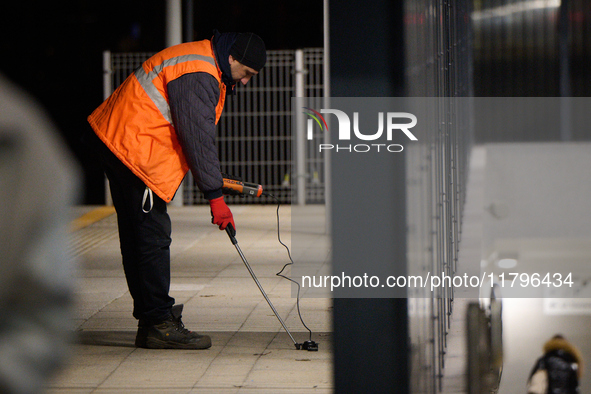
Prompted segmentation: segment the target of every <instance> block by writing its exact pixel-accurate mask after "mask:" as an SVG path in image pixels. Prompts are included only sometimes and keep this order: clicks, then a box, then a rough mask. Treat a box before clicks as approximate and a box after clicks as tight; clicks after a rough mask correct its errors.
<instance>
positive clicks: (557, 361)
mask: <svg viewBox="0 0 591 394" xmlns="http://www.w3.org/2000/svg"><path fill="white" fill-rule="evenodd" d="M544 351H545V353H544V355H543V356H542V357H540V358H539V359H538V360H537V361H536V363H535V365H534V367H533V369H532V371H531V373H530V375H529V379H530V380H531V377H532V376H533V375H534V374H535V373H536V372H537V371H539V370H546V372H547V376H548V389H547V393H548V394H576V393H578V392H579V391H578V387H579V374H580V367H581V366H582V365H581V364H582V359H581V356H580V354H579V352H578V350H576V348H574V347H573V346H572V345H571V344H570V343H569V342H568V341H566V340H565V339H557V338H553V339H551V340H550V341H548V342H546V344H545V345H544Z"/></svg>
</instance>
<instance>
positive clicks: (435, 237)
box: [405, 0, 473, 393]
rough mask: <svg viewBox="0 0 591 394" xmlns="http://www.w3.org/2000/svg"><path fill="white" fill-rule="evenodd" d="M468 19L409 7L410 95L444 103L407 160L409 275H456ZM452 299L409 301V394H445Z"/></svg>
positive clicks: (464, 162)
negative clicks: (418, 393)
mask: <svg viewBox="0 0 591 394" xmlns="http://www.w3.org/2000/svg"><path fill="white" fill-rule="evenodd" d="M426 9H430V10H432V11H431V12H429V13H426V12H424V10H426ZM470 11H471V5H470V2H468V1H465V0H457V1H448V2H436V1H432V0H421V1H417V2H412V3H411V2H407V8H406V9H405V18H406V22H407V24H406V29H405V34H406V38H405V42H406V46H407V51H406V53H405V55H406V57H407V75H406V78H407V81H408V85H407V89H408V95H409V96H411V97H437V98H440V99H437V100H435V101H434V103H435V105H433V106H426V108H425V110H426V109H428V110H429V113H426V114H424V116H421V117H420V119H421V120H422V121H423V124H428V125H429V127H428V128H429V129H430V130H431V133H430V134H429V138H428V139H427V140H424V141H421V143H420V144H417V145H416V146H415V147H414V149H409V151H408V155H407V181H408V182H407V213H408V215H407V220H408V228H409V232H408V241H407V245H408V264H407V266H408V270H409V274H410V275H423V276H424V275H426V273H427V272H435V273H439V274H444V275H448V276H450V277H453V276H454V275H455V274H456V273H457V261H458V252H459V242H460V238H461V224H462V211H463V206H464V201H465V195H466V182H467V170H468V158H469V156H470V147H471V144H472V133H473V125H472V122H473V121H472V112H473V109H472V108H471V101H470V99H468V98H467V97H470V96H472V95H473V88H472V85H473V84H472V66H471V64H472V60H471V45H472V42H471V38H472V36H471V26H470V23H469V21H470ZM455 295H456V294H455V289H454V287H453V286H452V285H451V284H449V285H447V284H446V285H445V286H442V287H438V288H436V289H434V290H430V289H423V290H417V294H413V298H411V299H409V318H410V326H411V349H412V354H411V368H412V373H411V375H412V377H411V388H412V392H421V393H436V392H440V391H441V390H442V378H443V374H444V371H445V361H446V360H445V354H446V352H447V349H448V343H447V335H448V333H449V330H450V324H451V320H450V318H451V314H452V309H453V300H454V296H455Z"/></svg>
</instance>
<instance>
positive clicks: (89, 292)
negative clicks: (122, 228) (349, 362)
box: [48, 205, 333, 394]
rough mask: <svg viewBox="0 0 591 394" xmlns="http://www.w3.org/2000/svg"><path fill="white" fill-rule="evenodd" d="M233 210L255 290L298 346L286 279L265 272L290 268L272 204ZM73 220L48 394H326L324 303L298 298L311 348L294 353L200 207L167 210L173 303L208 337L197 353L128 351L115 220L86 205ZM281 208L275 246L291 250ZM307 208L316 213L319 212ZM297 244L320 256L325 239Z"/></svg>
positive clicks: (127, 305) (129, 323)
mask: <svg viewBox="0 0 591 394" xmlns="http://www.w3.org/2000/svg"><path fill="white" fill-rule="evenodd" d="M232 211H233V213H234V218H235V222H236V227H237V231H238V233H237V239H238V244H239V246H240V248H241V249H242V251H243V252H244V255H245V256H246V258H247V259H248V262H249V263H250V265H251V266H252V268H253V270H254V271H255V273H256V275H257V277H258V278H259V280H260V282H261V284H262V286H263V288H264V289H265V291H266V292H267V293H268V296H269V297H270V299H271V300H272V302H273V304H274V305H275V307H276V309H277V311H278V312H279V314H280V315H281V316H282V317H283V318H284V320H285V322H286V324H287V326H288V327H289V328H290V330H291V331H292V333H293V335H294V337H295V338H296V340H297V341H298V342H303V341H305V340H307V339H308V337H309V333H308V331H307V330H306V329H305V328H304V327H303V326H302V324H301V323H300V321H299V318H298V314H297V308H296V299H295V298H294V297H292V289H291V284H290V282H289V281H287V280H285V279H282V278H280V277H278V276H276V275H275V274H276V273H277V272H278V271H279V270H280V269H281V268H282V267H283V265H284V264H285V263H287V262H289V259H288V256H287V252H286V250H285V248H284V247H283V246H282V245H280V244H279V242H278V241H277V227H276V226H277V218H276V206H259V205H235V206H232ZM75 213H76V216H77V217H78V220H77V221H75V222H74V225H73V228H72V240H71V251H72V254H73V255H74V256H76V259H77V264H78V270H77V272H76V278H77V303H76V309H75V319H74V320H73V322H72V323H73V328H74V330H75V331H76V333H77V342H76V344H75V346H74V349H73V355H72V357H71V358H70V360H69V363H68V366H67V368H65V369H64V370H63V371H62V372H61V373H60V374H59V375H58V376H57V377H56V378H55V379H54V380H52V381H51V382H50V384H49V385H48V391H49V392H50V393H72V394H73V393H216V394H236V393H262V394H265V393H278V394H282V393H285V394H287V393H294V394H295V393H298V394H300V393H301V394H304V393H331V392H332V388H333V383H332V346H331V340H332V336H331V305H332V303H331V300H330V299H329V298H328V297H319V296H318V295H315V296H314V297H312V298H310V297H304V298H302V299H301V302H300V306H301V313H302V317H303V319H304V321H305V323H306V325H307V326H308V327H309V328H310V329H311V330H312V332H313V335H312V339H313V340H314V341H316V342H318V343H319V351H318V352H309V351H304V350H299V351H298V350H296V349H295V347H294V345H293V342H292V341H291V339H290V338H289V337H288V335H287V334H286V333H285V331H284V330H283V328H282V327H281V325H280V323H279V321H278V320H277V319H276V317H275V315H274V314H273V312H272V310H271V309H270V308H269V306H268V304H267V303H266V301H265V299H264V298H263V296H262V295H261V293H260V292H259V289H258V288H257V286H256V284H255V282H254V281H253V280H252V278H251V277H250V275H249V273H248V271H247V269H246V267H245V266H244V264H243V262H242V260H241V259H240V256H239V255H238V253H237V251H236V249H235V248H234V246H233V245H232V243H231V242H230V240H229V239H228V237H227V235H226V233H225V231H219V230H218V229H217V228H216V227H215V226H213V225H212V224H211V222H210V213H209V207H207V206H196V207H169V213H170V216H171V219H172V224H173V230H172V231H173V235H172V238H173V243H172V246H171V260H172V263H171V265H172V284H171V296H173V297H174V298H175V299H176V303H177V304H179V303H182V304H184V311H183V322H184V323H185V325H186V327H187V328H189V329H190V330H193V331H197V332H199V333H205V334H207V335H210V336H211V337H212V341H213V346H212V347H211V348H210V349H207V350H150V349H140V348H135V347H134V344H133V342H134V338H135V331H136V327H137V321H136V320H135V319H134V318H133V317H132V316H131V311H132V300H131V297H130V295H129V292H128V290H127V285H126V282H125V277H124V275H123V269H122V266H121V258H120V252H119V240H118V233H117V226H116V215H115V214H114V213H113V211H111V210H109V208H100V209H96V207H78V208H76V210H75ZM279 213H280V218H281V220H280V224H281V239H282V241H283V242H284V243H286V244H287V245H290V241H291V236H292V229H291V225H290V224H291V208H290V207H289V206H282V207H281V209H280V211H279ZM308 213H309V214H310V215H311V216H312V217H315V218H320V217H322V216H323V212H322V207H314V206H313V207H311V208H310V211H309V212H308ZM298 240H299V241H298V242H302V241H301V240H304V242H308V241H309V244H308V245H307V246H305V247H304V250H300V251H297V250H296V251H293V252H294V254H295V255H297V254H298V253H300V252H301V253H304V254H306V253H309V254H312V255H316V256H326V250H325V248H326V247H327V239H326V237H325V236H324V235H323V234H318V233H310V234H298ZM296 261H297V258H296ZM290 268H291V267H288V268H287V270H286V271H285V272H286V273H287V274H289V273H290ZM325 268H326V267H325Z"/></svg>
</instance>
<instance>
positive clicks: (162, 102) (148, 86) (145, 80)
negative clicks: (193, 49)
mask: <svg viewBox="0 0 591 394" xmlns="http://www.w3.org/2000/svg"><path fill="white" fill-rule="evenodd" d="M194 60H201V61H204V62H208V63H209V64H211V65H212V66H214V67H216V64H215V60H214V59H213V57H211V56H204V55H182V56H177V57H173V58H170V59H166V60H165V61H164V62H163V63H162V64H159V65H157V66H154V68H153V69H152V71H150V72H149V73H146V71H145V70H144V67H143V66H140V67H138V68H137V70H135V72H134V74H135V77H136V78H137V80H138V82H139V83H140V85H141V86H142V88H143V89H144V91H145V92H146V94H147V95H148V97H150V100H152V102H153V103H154V105H155V106H156V108H158V110H159V111H160V113H161V114H162V116H163V117H164V119H166V121H167V122H169V123H170V124H172V117H171V115H170V106H169V105H168V101H167V100H166V98H165V97H164V96H162V94H160V92H159V91H158V89H157V88H156V86H155V85H154V83H153V82H152V81H153V80H154V79H155V78H157V77H158V75H159V74H160V73H161V72H162V70H164V67H168V66H176V65H177V64H180V63H184V62H191V61H194Z"/></svg>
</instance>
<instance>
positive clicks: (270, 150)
mask: <svg viewBox="0 0 591 394" xmlns="http://www.w3.org/2000/svg"><path fill="white" fill-rule="evenodd" d="M302 52H303V58H304V67H303V70H298V72H303V73H305V75H306V77H305V78H304V87H303V89H304V92H305V95H307V96H308V97H322V96H323V94H324V88H323V74H322V64H323V50H322V48H308V49H303V50H302ZM295 53H296V51H293V50H275V51H267V63H266V65H265V67H264V68H263V69H262V70H261V71H260V73H259V74H258V75H257V76H255V77H253V78H252V79H251V80H250V81H249V83H248V84H247V85H246V86H242V85H240V84H237V86H236V94H235V95H234V96H228V97H227V98H226V103H225V107H224V112H223V114H222V117H221V118H220V121H219V123H218V125H217V135H218V138H217V143H218V150H219V158H220V164H221V167H222V171H223V172H224V173H227V174H230V175H233V176H237V177H240V178H242V179H243V180H244V181H247V182H253V183H258V184H261V185H263V189H264V190H265V191H266V192H268V193H271V194H273V195H274V196H275V197H277V198H278V199H279V200H280V201H281V202H282V203H290V202H291V201H292V192H293V191H294V187H295V185H294V184H293V182H292V174H291V172H292V157H291V139H292V134H291V116H292V113H291V98H292V97H294V96H295V91H296V86H295V80H296V78H295V73H296V69H295V67H296V65H295ZM151 55H153V53H149V52H141V53H110V52H105V56H104V59H105V60H104V63H105V64H104V69H105V96H107V95H109V94H110V93H111V92H112V91H113V90H114V89H115V88H116V87H117V86H119V85H120V84H121V83H122V82H123V81H124V80H125V78H127V76H129V75H130V74H131V73H132V72H133V71H134V70H135V69H136V68H137V67H139V66H141V65H142V63H143V62H144V61H145V60H146V59H148V58H149V57H150V56H151ZM323 169H324V165H323V159H322V157H321V156H319V155H318V154H317V153H315V152H314V149H312V147H310V149H308V152H307V155H306V170H307V174H306V182H305V185H306V193H305V196H306V202H313V203H316V202H323V201H324V171H323ZM228 201H229V202H232V203H245V204H255V203H273V202H275V200H274V199H272V198H270V197H266V196H263V197H261V198H258V199H250V198H240V197H228ZM205 202H206V201H205V199H204V198H203V196H202V194H201V192H200V191H199V189H198V188H197V185H196V184H195V181H194V179H193V177H192V174H191V173H190V172H189V173H188V174H187V176H186V178H185V180H184V182H183V204H185V205H193V204H202V203H205Z"/></svg>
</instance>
